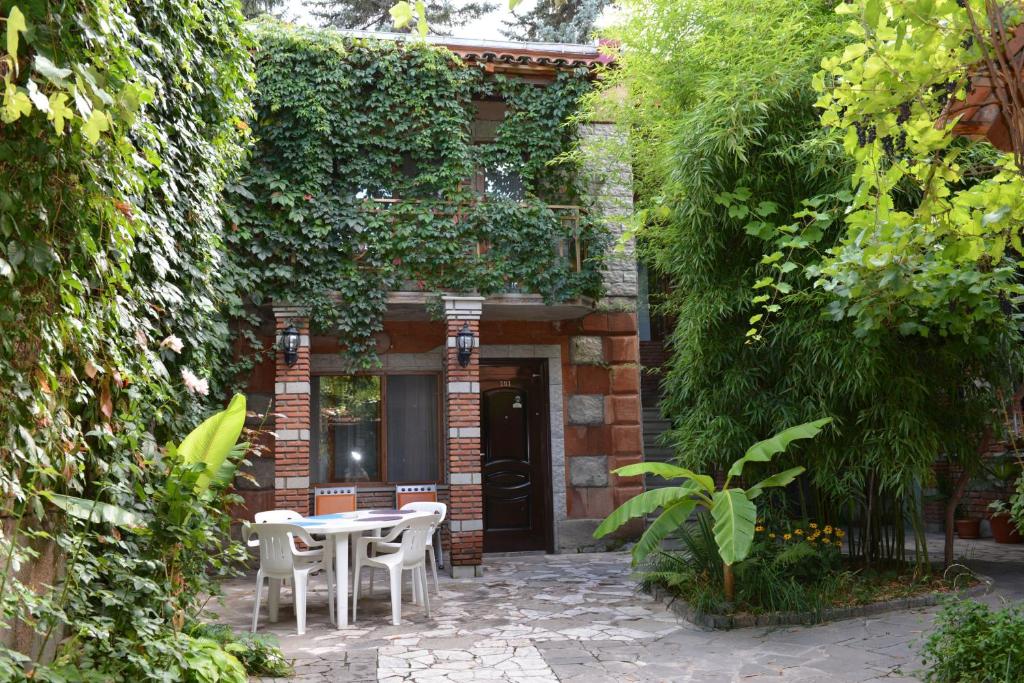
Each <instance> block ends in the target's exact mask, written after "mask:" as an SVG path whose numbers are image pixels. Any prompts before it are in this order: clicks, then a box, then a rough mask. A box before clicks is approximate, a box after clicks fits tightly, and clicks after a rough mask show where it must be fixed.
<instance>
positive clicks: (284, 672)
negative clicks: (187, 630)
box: [191, 624, 295, 678]
mask: <svg viewBox="0 0 1024 683" xmlns="http://www.w3.org/2000/svg"><path fill="white" fill-rule="evenodd" d="M191 632H192V635H195V636H201V637H204V638H209V639H210V640H214V641H216V642H217V643H219V644H220V645H221V647H223V648H224V650H225V651H226V652H230V653H231V654H232V655H234V656H235V658H236V659H237V660H238V661H239V662H241V663H242V666H243V667H245V671H246V673H248V674H249V675H250V676H268V677H273V678H284V677H288V676H292V675H293V674H294V673H295V670H294V669H293V668H292V665H291V664H290V663H289V662H288V660H286V659H285V658H284V653H282V652H281V650H280V648H278V647H277V644H276V642H275V639H274V637H273V636H270V635H263V634H251V633H243V634H236V633H235V632H234V631H232V630H231V627H230V626H225V625H224V624H196V625H195V626H194V627H193V628H192V629H191Z"/></svg>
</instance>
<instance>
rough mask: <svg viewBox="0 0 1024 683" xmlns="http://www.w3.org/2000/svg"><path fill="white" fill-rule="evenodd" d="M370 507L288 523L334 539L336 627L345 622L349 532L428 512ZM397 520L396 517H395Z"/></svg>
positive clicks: (352, 532)
mask: <svg viewBox="0 0 1024 683" xmlns="http://www.w3.org/2000/svg"><path fill="white" fill-rule="evenodd" d="M372 512H373V511H371V510H359V511H357V512H338V513H334V514H330V515H317V516H314V517H303V518H302V519H296V520H294V521H292V522H290V523H291V524H297V525H299V526H301V527H302V528H304V529H305V530H306V531H308V532H309V533H311V534H318V535H322V536H327V537H328V541H330V540H331V539H332V538H333V540H334V580H335V581H336V582H337V586H336V593H337V599H338V609H337V611H336V612H335V614H337V616H338V622H337V627H338V628H342V627H343V626H347V625H348V547H349V537H350V536H351V535H352V534H361V533H363V532H364V531H371V530H377V529H390V528H391V527H393V526H395V525H396V524H401V523H402V522H404V521H405V520H408V519H415V518H417V517H429V516H430V515H431V513H429V512H406V511H402V512H398V511H395V512H392V511H390V510H389V511H387V512H388V514H386V515H385V514H384V513H383V512H381V513H380V514H377V515H374V514H371V513H372ZM396 517H397V518H398V519H395V518H396Z"/></svg>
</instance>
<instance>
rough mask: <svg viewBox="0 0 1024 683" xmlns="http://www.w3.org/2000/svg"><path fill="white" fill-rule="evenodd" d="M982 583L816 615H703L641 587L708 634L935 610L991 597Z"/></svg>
mask: <svg viewBox="0 0 1024 683" xmlns="http://www.w3.org/2000/svg"><path fill="white" fill-rule="evenodd" d="M974 576H975V577H976V578H977V579H978V581H979V583H978V585H976V586H971V587H970V588H968V589H966V590H962V591H950V592H948V593H939V592H934V593H926V594H924V595H917V596H914V597H912V598H901V599H898V600H886V601H884V602H875V603H872V604H870V605H857V606H855V607H834V608H831V609H826V610H822V612H821V613H820V614H818V613H814V612H773V613H771V614H736V615H731V614H704V613H699V612H697V611H696V610H694V609H693V608H691V607H690V605H689V604H688V603H687V602H686V601H684V600H682V599H680V598H677V597H675V596H673V595H672V594H671V593H669V592H668V591H667V590H666V589H665V588H663V587H661V586H658V585H651V586H647V587H643V588H641V590H642V591H644V592H645V593H647V594H649V595H650V596H651V597H653V598H654V599H655V600H657V601H658V602H661V603H662V604H664V605H665V607H667V608H668V609H669V611H671V612H672V613H673V614H675V615H676V617H677V618H678V619H680V620H682V621H685V622H687V623H689V624H692V625H694V626H697V627H698V628H701V629H704V630H705V631H728V630H731V629H734V628H753V627H755V626H814V625H817V624H824V623H826V622H829V621H842V620H843V619H853V618H855V617H867V616H872V615H875V614H882V613H885V612H894V611H898V610H904V609H917V608H920V607H934V606H935V605H938V604H940V603H941V602H942V601H943V600H945V599H946V598H947V597H949V596H952V595H959V596H960V597H962V598H974V597H978V596H981V595H988V594H989V593H991V592H992V586H993V581H992V579H991V578H989V577H987V576H983V575H981V574H975V575H974Z"/></svg>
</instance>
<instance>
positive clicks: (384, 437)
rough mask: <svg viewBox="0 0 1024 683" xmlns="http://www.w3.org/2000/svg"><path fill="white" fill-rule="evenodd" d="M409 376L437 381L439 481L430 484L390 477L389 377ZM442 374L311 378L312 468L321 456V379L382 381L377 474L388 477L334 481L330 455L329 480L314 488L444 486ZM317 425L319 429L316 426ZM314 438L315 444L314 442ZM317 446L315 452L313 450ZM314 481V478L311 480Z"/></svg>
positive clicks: (421, 372) (334, 374) (346, 374)
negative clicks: (338, 378) (352, 378)
mask: <svg viewBox="0 0 1024 683" xmlns="http://www.w3.org/2000/svg"><path fill="white" fill-rule="evenodd" d="M391 375H397V376H409V375H415V376H419V377H423V376H430V377H434V378H436V381H435V383H434V385H435V389H436V392H437V417H436V420H435V421H436V424H437V456H436V457H437V477H436V478H435V479H433V480H429V481H392V480H391V479H390V478H389V477H388V408H387V402H388V398H387V395H388V388H387V387H388V381H387V378H388V376H391ZM441 375H442V373H441V372H440V371H434V370H410V371H408V372H402V371H392V372H386V371H380V372H355V373H352V372H323V373H317V374H313V375H311V376H310V379H311V380H312V384H313V386H311V387H310V389H311V391H310V411H309V413H310V415H309V417H310V430H309V432H310V442H309V444H310V448H309V460H310V465H312V460H313V454H314V452H315V453H316V454H317V457H319V455H320V431H321V429H320V378H321V377H366V376H371V377H380V379H381V381H380V434H379V436H378V439H377V443H378V448H379V450H380V452H379V453H377V466H378V470H377V471H378V472H380V473H382V474H384V476H385V477H388V478H386V479H383V480H377V481H369V480H367V481H348V480H344V479H335V478H334V472H335V469H334V453H331V454H329V459H330V460H329V462H328V464H327V477H328V478H327V480H326V481H318V482H311V484H312V485H314V486H319V485H328V484H330V485H335V484H346V485H349V486H356V487H357V488H359V487H364V488H375V487H376V488H379V487H382V486H399V485H405V484H443V483H444V481H445V479H444V477H445V467H444V453H445V448H446V445H447V443H448V439H447V434H446V432H445V430H444V425H445V410H444V393H443V387H442V386H441V383H442V380H443V378H442V376H441ZM314 421H315V422H316V425H314V424H313V422H314ZM314 436H315V441H314ZM314 444H315V448H314ZM310 474H311V475H312V474H313V471H312V467H310ZM311 478H312V477H311Z"/></svg>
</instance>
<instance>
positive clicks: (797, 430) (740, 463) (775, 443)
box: [728, 417, 832, 478]
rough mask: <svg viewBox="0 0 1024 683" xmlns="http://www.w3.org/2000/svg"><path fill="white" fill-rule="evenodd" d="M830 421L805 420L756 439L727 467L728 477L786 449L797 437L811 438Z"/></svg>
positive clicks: (824, 419) (737, 474)
mask: <svg viewBox="0 0 1024 683" xmlns="http://www.w3.org/2000/svg"><path fill="white" fill-rule="evenodd" d="M831 421H832V418H831V417H825V418H822V419H820V420H815V421H814V422H805V423H804V424H802V425H797V426H795V427H790V428H789V429H784V430H783V431H781V432H779V433H778V434H776V435H775V436H773V437H771V438H770V439H765V440H764V441H758V442H757V443H755V444H754V445H753V446H751V447H750V448H748V449H747V452H746V453H745V454H744V455H743V457H742V458H740V459H739V460H737V461H736V462H734V463H733V464H732V467H730V468H729V475H728V476H729V477H730V478H731V477H738V476H740V475H741V474H743V467H744V466H745V465H746V464H747V463H748V462H768V461H769V460H771V459H772V456H774V455H775V454H776V453H781V452H782V451H784V450H786V447H787V446H789V444H790V443H792V442H793V441H796V440H798V439H812V438H814V437H815V436H817V435H818V433H819V432H820V431H821V428H822V427H824V426H825V425H827V424H828V423H829V422H831Z"/></svg>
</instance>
